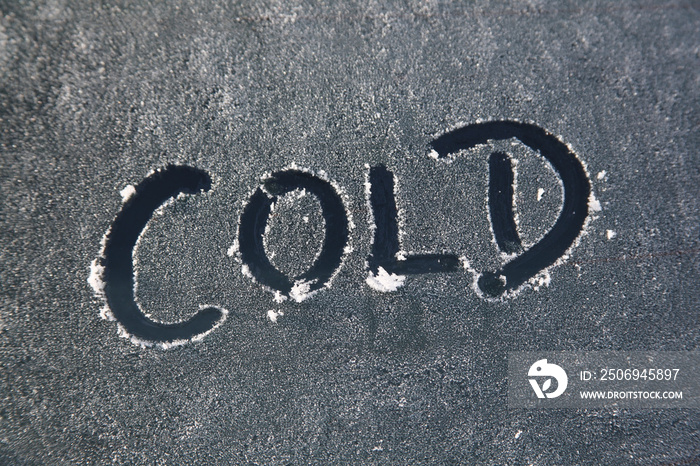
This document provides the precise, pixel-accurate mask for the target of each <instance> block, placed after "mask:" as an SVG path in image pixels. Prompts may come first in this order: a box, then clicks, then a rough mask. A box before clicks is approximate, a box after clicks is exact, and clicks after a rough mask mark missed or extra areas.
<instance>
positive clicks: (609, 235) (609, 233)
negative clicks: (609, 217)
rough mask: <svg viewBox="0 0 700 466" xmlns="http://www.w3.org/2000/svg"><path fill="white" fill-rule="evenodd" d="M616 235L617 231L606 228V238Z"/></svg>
mask: <svg viewBox="0 0 700 466" xmlns="http://www.w3.org/2000/svg"><path fill="white" fill-rule="evenodd" d="M616 236H617V233H615V232H614V231H613V230H606V231H605V237H606V238H607V239H613V238H614V237H616Z"/></svg>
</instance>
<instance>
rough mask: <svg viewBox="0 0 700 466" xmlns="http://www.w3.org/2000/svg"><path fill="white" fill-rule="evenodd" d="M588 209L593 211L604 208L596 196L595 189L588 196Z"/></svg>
mask: <svg viewBox="0 0 700 466" xmlns="http://www.w3.org/2000/svg"><path fill="white" fill-rule="evenodd" d="M588 210H590V211H591V212H600V211H602V210H603V208H602V207H601V206H600V202H599V201H598V199H596V198H595V195H594V194H593V191H591V195H590V197H589V198H588Z"/></svg>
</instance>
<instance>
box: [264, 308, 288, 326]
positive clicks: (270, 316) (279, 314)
mask: <svg viewBox="0 0 700 466" xmlns="http://www.w3.org/2000/svg"><path fill="white" fill-rule="evenodd" d="M283 316H284V312H282V311H277V312H276V311H274V310H272V309H270V310H269V311H267V318H268V319H270V321H271V322H272V323H273V324H276V323H277V319H278V318H279V317H283Z"/></svg>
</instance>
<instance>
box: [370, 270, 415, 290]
mask: <svg viewBox="0 0 700 466" xmlns="http://www.w3.org/2000/svg"><path fill="white" fill-rule="evenodd" d="M404 281H406V276H405V275H396V274H393V273H389V272H387V271H386V270H384V268H383V267H379V269H377V273H376V274H374V273H372V272H371V271H370V272H369V274H368V275H367V279H366V280H365V282H366V283H367V284H368V285H369V286H370V288H372V289H374V290H377V291H380V292H382V293H390V292H392V291H396V290H398V289H399V288H401V287H402V286H403V284H404Z"/></svg>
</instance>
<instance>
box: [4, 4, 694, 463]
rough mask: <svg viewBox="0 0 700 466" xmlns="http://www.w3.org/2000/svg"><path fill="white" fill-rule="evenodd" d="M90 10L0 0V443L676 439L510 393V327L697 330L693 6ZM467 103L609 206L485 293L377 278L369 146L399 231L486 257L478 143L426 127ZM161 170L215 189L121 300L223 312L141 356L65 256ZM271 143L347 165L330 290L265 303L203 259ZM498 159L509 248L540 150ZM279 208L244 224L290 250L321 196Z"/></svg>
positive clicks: (677, 344)
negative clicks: (516, 405)
mask: <svg viewBox="0 0 700 466" xmlns="http://www.w3.org/2000/svg"><path fill="white" fill-rule="evenodd" d="M113 3H114V2H108V4H105V5H102V6H100V5H99V4H98V3H97V2H77V1H76V2H68V1H49V2H38V1H37V2H32V1H30V2H24V3H22V4H21V5H20V4H17V3H16V2H13V1H6V2H2V3H0V12H1V15H0V83H1V84H0V144H1V146H0V151H1V159H0V160H1V163H2V165H1V170H0V182H1V183H2V187H1V188H0V189H1V191H0V193H1V194H2V202H1V203H0V208H1V209H2V211H1V212H2V213H1V214H0V241H1V245H2V248H1V250H0V264H1V269H0V270H1V278H0V280H1V283H2V286H1V289H2V293H1V296H2V298H1V299H2V301H1V302H0V365H1V368H0V462H3V463H9V464H60V463H74V464H75V463H96V464H105V463H110V462H114V463H131V464H146V463H147V464H153V463H155V464H213V463H216V462H220V463H223V462H229V463H246V462H251V463H256V462H257V463H259V464H288V463H291V464H302V463H318V464H334V463H355V464H358V463H365V464H391V463H393V464H419V463H428V462H432V463H450V462H465V463H480V464H531V463H532V464H538V465H555V464H674V463H676V464H678V463H681V464H693V462H694V461H698V458H699V457H700V442H698V431H699V430H700V417H698V415H697V413H696V412H695V413H694V412H691V411H682V410H665V411H616V410H599V411H594V410H588V411H575V410H570V411H536V410H534V411H527V410H509V409H508V408H507V405H506V395H507V393H506V372H507V364H506V361H507V354H508V352H509V351H540V350H577V351H578V350H581V351H585V350H627V351H636V350H651V349H653V350H696V349H697V348H698V344H699V343H700V328H699V324H698V308H699V307H698V304H699V303H698V297H699V294H698V292H697V286H698V283H699V282H700V260H699V259H698V251H699V249H700V232H699V231H698V228H699V225H700V221H699V214H700V196H699V195H698V194H700V192H699V191H700V190H699V188H698V186H700V159H699V157H698V155H697V148H698V146H699V145H700V132H699V131H698V119H699V118H698V117H699V112H698V109H700V98H699V97H700V95H699V92H698V89H699V86H698V69H700V57H699V55H700V45H699V44H700V29H699V28H698V23H699V21H700V14H699V11H698V8H697V3H695V2H690V1H668V2H667V1H658V2H650V1H644V2H637V1H597V2H586V3H583V4H582V3H581V2H573V1H572V2H567V1H560V2H539V1H530V2H497V1H486V0H484V1H473V2H464V3H456V2H454V3H452V2H425V3H422V2H421V3H419V2H410V1H406V2H393V1H383V0H382V1H377V2H368V3H364V4H356V3H346V2H338V3H337V4H333V5H328V6H323V7H319V6H314V5H311V4H307V3H304V2H285V3H284V4H281V3H276V2H267V1H256V2H251V3H247V2H246V3H245V4H239V3H238V2H232V3H230V4H226V3H216V2H206V1H203V2H187V1H180V2H178V1H173V2H168V5H165V3H164V2H152V4H150V5H145V6H144V3H145V2H126V1H125V2H118V3H117V5H114V6H112V4H113ZM491 119H512V120H519V121H526V122H531V123H535V124H537V125H539V126H541V127H543V128H545V129H546V130H547V131H549V132H551V133H552V134H554V135H557V136H558V137H559V138H560V139H561V140H562V141H563V142H565V143H567V144H569V145H570V146H571V148H572V150H573V151H574V152H575V153H576V154H577V155H578V157H579V158H580V159H581V160H582V161H583V162H584V163H585V164H586V166H587V168H588V171H589V173H590V175H591V183H592V189H593V192H594V194H595V196H596V198H597V200H598V201H599V202H600V205H601V207H602V211H601V212H598V213H596V215H595V216H596V217H597V219H595V220H594V221H592V222H590V224H589V225H588V228H587V232H586V234H585V235H584V236H583V237H582V238H581V241H580V244H579V245H578V246H577V247H576V248H574V249H573V250H572V252H571V257H570V258H569V260H568V261H567V262H566V263H565V264H563V265H561V266H558V267H556V268H554V269H552V271H551V273H550V275H551V277H550V278H551V282H550V285H549V286H548V287H547V286H543V287H541V288H540V289H539V291H534V290H533V289H525V290H524V291H522V293H521V294H520V295H519V296H518V297H516V298H514V299H509V300H506V301H505V302H490V301H485V300H483V299H481V298H479V297H478V296H477V295H476V294H475V293H474V291H473V290H472V288H471V280H472V277H471V275H470V274H469V273H468V272H467V271H464V272H463V273H462V272H460V273H456V274H449V275H440V274H437V275H424V276H409V277H407V278H406V281H405V283H404V286H403V287H401V288H399V289H398V290H397V291H396V292H394V293H379V292H377V291H374V290H372V289H370V288H369V287H368V286H367V285H366V284H365V279H366V277H367V272H366V270H365V268H364V262H365V260H366V258H367V255H368V254H369V250H370V239H371V231H370V228H369V222H370V220H371V216H370V213H369V212H368V209H367V203H366V199H365V193H364V181H365V176H366V174H367V169H366V168H365V164H369V165H375V164H379V163H383V164H385V165H386V166H387V167H388V168H389V169H390V170H391V171H393V172H394V173H395V175H396V177H397V179H398V187H399V190H398V195H397V204H398V206H399V208H400V209H401V212H400V216H401V219H402V221H403V225H404V228H403V237H402V247H403V249H404V250H406V251H408V252H416V253H421V252H423V253H441V252H450V253H455V254H458V255H460V256H465V257H466V258H467V259H468V260H469V262H470V265H471V266H472V267H474V268H475V269H476V270H486V269H487V268H488V267H490V266H491V265H493V264H499V263H500V262H499V261H500V260H501V259H500V256H499V253H498V250H497V248H496V247H495V245H494V243H493V239H492V235H491V231H490V228H489V222H488V217H487V212H488V205H487V198H486V193H487V183H488V154H489V153H490V150H489V149H487V148H486V149H484V151H483V153H482V154H481V155H478V154H472V155H464V156H458V157H456V158H454V160H453V161H452V162H451V163H446V162H443V161H436V160H434V159H432V158H430V157H429V156H428V151H427V147H428V143H429V142H430V141H431V140H432V139H433V137H435V136H436V135H439V134H441V133H443V132H444V131H447V130H449V129H452V128H455V127H457V126H459V125H462V124H469V123H474V122H476V121H477V120H491ZM516 155H517V154H516ZM531 156H532V155H531ZM533 157H536V156H533ZM169 163H177V164H188V165H193V166H196V167H198V168H200V169H203V170H206V171H207V172H208V173H209V174H210V175H211V176H212V179H213V186H212V190H211V191H210V192H208V193H206V194H201V195H196V196H188V197H185V198H184V199H181V200H178V201H177V202H174V203H173V204H172V205H170V206H168V207H166V208H165V209H164V212H163V215H162V216H159V217H157V218H154V219H153V220H152V221H151V222H150V224H149V229H148V231H147V232H146V233H145V234H144V236H143V237H142V238H141V242H140V245H139V248H138V251H137V254H136V258H135V259H136V262H137V272H138V293H137V295H138V299H139V301H140V303H141V305H142V306H143V308H144V309H145V310H147V312H149V313H150V314H151V315H152V316H153V317H154V318H156V319H160V320H163V321H176V320H180V319H184V318H186V317H188V316H189V315H191V314H192V313H193V312H194V311H195V310H196V309H197V308H198V306H199V305H200V304H216V305H219V306H222V307H224V308H226V309H228V310H229V311H230V314H229V316H228V319H227V320H226V322H225V323H224V324H223V325H222V326H221V327H219V328H218V329H216V330H215V331H214V332H213V333H212V334H210V335H208V336H207V337H206V338H205V339H204V340H203V341H201V342H198V343H194V344H188V345H186V346H184V347H179V348H176V349H172V350H169V351H164V350H161V349H155V348H152V349H143V348H140V347H138V346H136V345H133V344H132V343H130V342H129V341H128V340H126V339H123V338H119V337H118V336H117V328H116V324H115V323H114V322H109V321H106V320H103V319H101V318H100V315H99V312H100V308H101V307H102V302H101V301H100V300H99V299H96V298H95V297H94V295H93V291H92V289H91V288H90V286H89V285H88V283H87V277H88V274H89V272H90V263H91V261H92V260H93V259H94V258H95V257H96V256H97V254H98V252H99V249H100V240H101V238H102V236H103V235H104V233H105V231H106V230H107V228H108V227H109V225H110V223H111V222H112V220H113V219H114V216H115V215H116V213H117V212H118V211H119V209H120V206H121V202H122V200H121V195H120V191H121V190H122V189H124V188H125V187H126V186H127V185H129V184H132V185H135V184H137V183H139V182H140V181H141V180H142V179H143V178H144V177H145V176H146V175H147V174H148V173H149V172H150V171H151V170H153V169H156V168H159V167H163V166H165V165H167V164H169ZM292 163H296V164H298V166H300V167H306V168H309V169H312V170H316V171H319V170H324V171H325V172H326V173H327V176H328V177H329V178H330V179H331V180H333V181H334V182H336V183H337V184H338V185H339V186H341V187H342V188H343V190H344V191H345V198H346V200H347V202H346V207H347V208H348V210H349V211H350V212H351V214H352V216H353V219H354V222H355V224H356V228H355V229H354V230H352V231H351V232H350V243H351V245H352V247H353V248H354V250H353V252H352V253H351V254H349V255H348V256H347V258H346V261H345V265H344V266H343V268H342V269H341V270H340V272H339V273H338V275H337V276H336V277H335V279H334V280H333V282H332V285H331V288H330V289H329V290H325V291H321V292H319V293H318V294H317V295H315V296H313V297H311V298H309V299H307V300H305V301H303V302H301V303H295V302H292V301H289V300H288V301H285V302H284V303H276V302H274V300H273V295H272V294H271V293H269V292H268V291H265V290H263V289H262V288H261V287H260V286H259V285H258V284H255V283H253V282H252V281H251V279H250V278H248V277H246V276H245V275H244V274H243V273H242V271H241V264H240V263H239V262H237V261H236V258H235V257H230V256H229V255H227V251H228V249H229V248H230V247H231V245H232V244H233V243H234V241H235V239H236V231H237V222H238V216H239V214H240V213H241V210H242V208H243V203H244V202H245V200H246V199H247V198H248V196H249V195H250V194H251V193H252V192H253V190H254V189H255V188H256V187H257V186H258V185H259V182H260V177H261V176H262V175H263V174H264V173H266V172H272V171H276V170H280V169H283V168H285V167H288V166H290V165H291V164H292ZM519 169H520V171H519V172H518V175H519V176H518V179H517V188H518V192H517V193H516V201H517V207H518V216H519V220H520V222H521V225H522V235H523V239H524V241H525V242H526V244H529V243H532V242H534V241H535V240H537V238H538V237H539V235H541V234H542V233H543V232H544V231H546V230H547V229H548V228H549V226H550V225H551V222H553V220H554V218H555V216H553V215H552V209H557V208H558V206H559V205H560V202H561V192H560V187H559V185H558V181H557V178H556V176H553V175H552V173H551V172H548V171H547V168H546V166H545V165H544V164H543V163H541V161H539V160H538V159H537V158H535V159H533V160H532V161H529V162H528V161H524V162H523V163H521V164H520V165H519ZM603 172H605V173H603ZM599 174H600V176H599ZM540 188H542V189H543V190H544V192H543V195H542V199H541V201H538V200H537V197H536V196H537V193H538V192H539V191H538V190H539V189H540ZM533 197H534V198H533ZM279 215H280V216H285V217H287V218H290V219H291V218H292V217H293V216H295V215H296V216H298V217H297V218H296V219H293V220H289V221H286V222H285V221H284V220H283V218H282V217H280V218H275V219H274V220H273V221H271V223H270V234H269V238H267V240H268V244H269V247H270V248H271V250H274V251H277V255H276V257H275V259H274V261H275V263H276V264H277V265H278V266H279V267H280V268H281V269H283V270H286V271H294V270H296V269H295V267H298V266H299V264H308V263H310V262H309V261H312V260H313V258H314V255H315V254H316V253H317V251H318V247H319V245H318V238H320V237H321V235H322V233H321V232H322V226H321V225H320V224H319V223H318V222H319V221H320V219H322V217H321V216H320V212H319V211H318V207H317V203H316V202H315V201H314V200H313V199H306V200H303V199H302V200H299V201H294V200H293V199H290V200H287V201H285V203H284V205H283V206H280V211H279ZM303 216H308V217H309V223H308V224H307V223H304V222H303V220H301V221H300V217H303ZM608 230H609V231H612V232H614V235H611V234H609V233H608ZM609 237H610V239H608V238H609ZM287 238H288V240H287ZM285 241H289V243H288V244H289V246H288V247H285ZM289 248H294V250H296V251H297V253H298V256H299V262H297V261H296V259H295V254H294V251H292V250H290V249H289ZM270 310H272V311H273V312H274V313H275V314H274V315H277V314H276V313H278V312H283V313H284V315H283V316H281V315H280V317H278V318H277V322H276V323H274V322H272V321H271V320H270V318H269V317H268V311H270ZM684 462H685V463H684Z"/></svg>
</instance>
